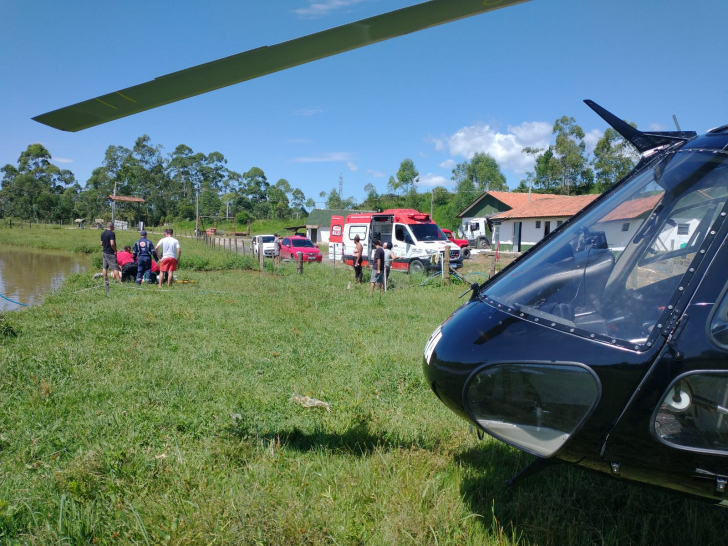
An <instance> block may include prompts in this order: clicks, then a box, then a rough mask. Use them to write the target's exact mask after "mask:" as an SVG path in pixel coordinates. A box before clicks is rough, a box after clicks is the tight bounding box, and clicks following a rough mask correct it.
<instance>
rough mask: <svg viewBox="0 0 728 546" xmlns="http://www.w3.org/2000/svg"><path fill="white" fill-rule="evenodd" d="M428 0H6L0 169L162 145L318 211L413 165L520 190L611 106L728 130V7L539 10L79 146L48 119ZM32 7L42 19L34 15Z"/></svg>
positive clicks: (121, 129) (155, 113)
mask: <svg viewBox="0 0 728 546" xmlns="http://www.w3.org/2000/svg"><path fill="white" fill-rule="evenodd" d="M414 3H416V2H413V1H412V0H409V1H406V0H314V1H312V0H278V1H271V2H251V1H218V2H207V3H204V2H199V1H187V0H176V1H174V2H172V1H171V0H170V1H157V2H149V1H141V0H125V1H124V2H112V1H99V2H88V1H87V2H78V1H70V2H58V1H55V0H53V1H51V0H38V1H36V2H33V3H27V2H20V1H11V0H7V1H6V2H4V5H3V8H2V13H3V19H4V21H5V24H4V25H3V27H4V28H3V32H2V33H0V74H2V76H1V77H0V96H1V97H2V98H3V100H2V101H0V127H1V128H2V129H1V130H0V165H4V164H6V163H11V164H13V165H15V164H16V162H17V159H18V156H19V155H20V153H21V152H22V151H23V150H24V149H25V148H26V147H27V146H28V144H31V143H34V142H40V143H42V144H43V145H44V146H46V148H47V149H48V150H49V151H50V152H51V154H52V155H53V157H54V161H55V162H56V163H57V164H58V165H59V166H61V167H62V168H67V169H70V170H72V171H73V172H74V173H75V175H76V178H77V179H78V181H79V182H80V183H81V184H82V185H84V184H85V182H86V180H87V179H88V178H89V176H90V174H91V171H92V169H93V168H94V167H96V166H99V165H100V164H101V161H102V159H103V154H104V151H105V149H106V148H107V147H108V146H109V145H112V144H114V145H123V146H127V147H131V146H132V145H133V143H134V140H135V139H136V137H138V136H140V135H142V134H148V135H150V136H151V138H152V142H153V143H155V144H162V145H163V146H164V153H165V154H169V153H171V152H172V151H173V150H174V148H175V147H176V146H177V145H178V144H182V143H184V144H187V145H188V146H190V147H191V148H192V149H193V150H194V151H195V152H203V153H210V152H212V151H219V152H221V153H222V154H223V155H224V156H225V157H226V158H227V160H228V167H229V168H231V169H233V170H236V171H238V172H240V173H242V172H245V171H247V170H248V169H250V168H251V167H253V166H257V167H260V168H261V169H263V170H264V171H265V173H266V175H267V177H268V180H269V182H271V183H275V182H276V181H277V180H278V179H280V178H285V179H287V180H288V181H289V182H290V183H291V184H292V185H293V186H294V187H299V188H301V189H302V190H303V192H304V193H305V194H306V197H314V198H315V199H316V200H317V201H320V200H321V199H320V198H319V197H318V194H319V192H320V191H322V190H325V191H327V192H328V191H330V190H331V189H332V188H334V187H338V181H339V175H340V174H342V175H343V179H344V195H345V196H353V197H355V198H357V199H359V200H360V201H361V200H362V199H363V198H364V197H365V192H364V186H365V185H367V184H369V183H372V184H374V185H375V186H376V187H377V189H378V190H379V191H380V192H382V191H385V190H386V184H387V180H388V179H389V176H390V175H394V174H396V172H397V169H398V168H399V164H400V162H401V161H402V160H403V159H405V158H411V159H413V161H414V163H415V166H416V167H417V169H418V170H419V172H420V177H421V181H420V186H421V188H420V190H421V191H426V190H427V189H428V188H429V187H431V186H433V185H444V186H446V187H452V183H451V181H450V176H451V170H452V167H453V166H454V165H455V164H456V163H458V162H461V161H464V160H466V159H470V158H471V157H472V155H473V154H474V153H476V152H487V153H490V154H491V155H493V156H494V157H495V158H496V159H497V160H498V162H499V164H500V165H501V167H502V169H503V171H504V173H505V174H506V177H507V180H508V184H509V186H510V187H511V188H514V187H515V186H517V185H518V183H519V181H520V180H521V179H522V178H523V177H524V173H525V172H526V171H528V170H530V168H531V166H532V164H531V163H530V162H529V159H528V158H527V157H526V156H525V155H524V154H521V153H520V150H521V149H522V148H523V147H524V146H538V147H545V146H547V145H548V144H549V143H550V142H551V141H552V135H551V127H552V125H553V122H554V120H555V119H557V118H559V117H561V116H563V115H567V116H573V117H574V118H576V121H577V123H578V124H579V125H581V127H582V128H583V129H584V131H585V132H586V133H587V141H588V142H589V143H595V142H596V140H598V138H599V137H600V136H601V134H602V132H603V131H604V129H605V128H606V125H605V124H604V122H602V120H601V119H600V118H598V117H597V116H596V114H594V113H593V112H592V111H591V110H590V109H589V108H588V107H587V106H586V105H584V104H583V102H582V100H583V99H593V100H595V101H596V102H598V103H599V104H601V105H602V106H604V107H605V108H607V109H608V110H611V111H612V112H614V113H615V114H617V115H618V116H620V117H622V118H626V119H628V120H629V121H634V122H636V123H637V124H638V127H639V128H640V129H643V130H648V129H661V130H674V128H675V126H674V123H673V119H672V115H673V114H675V115H676V116H677V118H678V121H679V122H680V125H681V128H682V129H683V130H695V131H697V132H699V133H700V132H705V131H706V130H708V129H710V128H711V127H715V126H717V125H722V124H726V123H728V100H726V99H727V97H726V90H728V69H727V68H726V66H725V61H724V51H725V40H724V35H725V24H726V21H728V2H726V1H725V0H699V1H696V2H684V1H677V0H659V1H658V0H639V1H637V0H610V1H587V0H563V1H560V2H557V1H555V0H533V1H531V2H526V3H524V4H521V5H517V6H514V7H509V8H505V9H502V10H498V11H495V12H492V13H486V14H483V15H479V16H475V17H472V18H469V19H466V20H462V21H458V22H455V23H451V24H448V25H443V26H440V27H437V28H434V29H429V30H425V31H422V32H419V33H416V34H412V35H409V36H404V37H401V38H397V39H394V40H390V41H388V42H384V43H380V44H376V45H373V46H370V47H367V48H363V49H360V50H356V51H352V52H348V53H344V54H342V55H338V56H335V57H331V58H328V59H324V60H321V61H317V62H315V63H311V64H307V65H303V66H299V67H296V68H293V69H289V70H286V71H284V72H279V73H277V74H273V75H270V76H266V77H263V78H260V79H257V80H253V81H250V82H245V83H242V84H239V85H236V86H232V87H228V88H225V89H222V90H218V91H215V92H212V93H208V94H206V95H202V96H199V97H195V98H192V99H188V100H186V101H182V102H178V103H175V104H171V105H168V106H164V107H162V108H158V109H155V110H151V111H148V112H144V113H142V114H138V115H136V116H132V117H128V118H124V119H121V120H117V121H114V122H111V123H108V124H105V125H102V126H99V127H94V128H91V129H87V130H85V131H82V132H79V133H64V132H61V131H57V130H54V129H50V128H48V127H45V126H43V125H40V124H38V123H36V122H34V121H32V120H31V117H33V116H35V115H38V114H41V113H44V112H47V111H50V110H54V109H56V108H60V107H63V106H67V105H69V104H72V103H76V102H79V101H82V100H86V99H89V98H92V97H95V96H98V95H101V94H104V93H108V92H111V91H115V90H117V89H122V88H124V87H128V86H131V85H135V84H138V83H141V82H144V81H148V80H151V79H153V78H154V77H157V76H161V75H163V74H167V73H170V72H173V71H176V70H180V69H183V68H187V67H190V66H193V65H196V64H200V63H203V62H207V61H211V60H215V59H218V58H220V57H224V56H227V55H231V54H235V53H238V52H241V51H245V50H248V49H252V48H255V47H260V46H262V45H272V44H275V43H278V42H282V41H285V40H290V39H292V38H296V37H299V36H303V35H306V34H311V33H314V32H317V31H320V30H324V29H327V28H331V27H334V26H338V25H342V24H345V23H349V22H352V21H356V20H359V19H363V18H366V17H370V16H373V15H377V14H380V13H384V12H386V11H390V10H393V9H398V8H402V7H406V6H409V5H412V4H414ZM31 6H32V9H31Z"/></svg>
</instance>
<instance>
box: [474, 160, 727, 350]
mask: <svg viewBox="0 0 728 546" xmlns="http://www.w3.org/2000/svg"><path fill="white" fill-rule="evenodd" d="M727 197H728V157H726V156H724V155H718V154H714V153H709V152H704V151H697V150H684V151H683V150H680V151H678V152H673V153H671V154H669V155H668V156H667V157H665V158H664V159H663V160H661V161H659V163H657V164H655V165H653V166H652V167H650V168H648V169H645V170H643V171H641V172H640V173H639V174H637V175H636V176H635V177H634V178H633V179H632V180H631V181H630V182H628V183H626V184H624V185H623V186H622V187H621V188H620V189H619V190H617V191H615V192H614V193H613V194H611V195H610V196H608V197H607V198H606V199H604V200H602V201H601V202H600V203H598V205H597V206H595V207H594V208H593V209H592V210H591V211H590V212H589V213H588V214H586V215H585V216H583V217H581V218H580V219H579V220H578V221H575V222H571V223H569V224H567V225H566V226H565V227H564V229H563V230H562V231H561V232H560V233H558V234H556V235H555V236H554V238H553V239H552V240H551V241H549V242H548V243H547V244H545V245H543V247H541V248H538V249H535V251H534V252H533V253H532V254H531V255H529V256H527V257H526V258H525V259H524V260H523V261H522V262H521V263H519V264H517V265H516V266H515V267H513V268H512V269H511V270H509V271H508V272H506V273H505V274H503V275H502V276H499V277H497V278H496V279H494V281H493V283H492V284H490V285H488V286H487V287H486V288H485V296H484V297H485V298H487V300H489V301H492V302H493V303H495V304H497V305H499V306H500V307H501V308H504V307H506V308H507V309H508V310H509V312H512V313H513V314H514V315H516V316H521V317H525V316H528V318H530V319H531V320H535V321H539V322H540V323H541V324H545V325H546V326H552V327H558V328H561V329H564V328H566V329H567V331H570V332H572V333H578V334H581V335H587V336H588V337H595V335H597V336H599V337H600V338H603V337H604V336H607V337H608V338H612V339H613V340H614V341H613V342H616V340H620V341H621V342H622V343H620V344H621V345H625V346H628V347H630V348H641V347H642V344H644V343H645V342H647V339H648V338H649V336H650V334H651V333H652V331H653V329H654V327H655V325H656V324H657V321H658V319H659V317H660V315H661V314H662V312H663V311H664V310H665V307H666V306H667V305H668V302H669V300H670V298H671V297H672V295H673V294H674V293H675V291H676V290H678V289H679V286H680V279H681V278H682V277H683V275H684V274H685V273H686V271H687V270H688V268H689V267H690V264H691V262H692V260H693V258H694V257H695V256H696V254H697V253H698V252H699V249H700V246H701V244H702V243H703V241H704V240H705V237H706V235H707V234H708V232H709V231H710V227H711V226H712V225H713V223H714V222H715V220H716V218H717V217H718V215H719V214H720V213H721V212H722V211H724V209H725V207H726V198H727Z"/></svg>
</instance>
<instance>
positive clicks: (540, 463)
mask: <svg viewBox="0 0 728 546" xmlns="http://www.w3.org/2000/svg"><path fill="white" fill-rule="evenodd" d="M558 462H559V461H558V460H557V459H543V458H541V457H537V458H536V460H535V461H533V462H532V463H531V464H529V465H528V466H527V467H526V468H524V469H523V470H521V471H520V472H519V473H518V474H516V475H515V476H513V477H512V478H511V479H510V480H506V487H513V486H514V485H516V484H517V483H518V482H520V481H521V480H524V479H526V478H528V477H530V476H533V475H534V474H538V473H539V472H541V471H542V470H545V469H547V468H549V467H550V466H553V465H555V464H558Z"/></svg>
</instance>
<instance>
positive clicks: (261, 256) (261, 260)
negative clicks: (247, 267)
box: [258, 243, 265, 273]
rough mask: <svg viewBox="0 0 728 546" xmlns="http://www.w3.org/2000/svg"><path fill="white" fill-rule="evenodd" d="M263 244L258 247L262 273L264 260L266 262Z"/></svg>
mask: <svg viewBox="0 0 728 546" xmlns="http://www.w3.org/2000/svg"><path fill="white" fill-rule="evenodd" d="M261 247H262V243H260V244H259V245H258V265H259V266H260V272H261V273H262V272H263V260H265V253H264V252H263V249H262V248H261Z"/></svg>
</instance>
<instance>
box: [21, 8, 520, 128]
mask: <svg viewBox="0 0 728 546" xmlns="http://www.w3.org/2000/svg"><path fill="white" fill-rule="evenodd" d="M527 1H528V0H429V1H428V2H423V3H421V4H416V5H414V6H410V7H407V8H402V9H399V10H396V11H391V12H388V13H384V14H382V15H377V16H374V17H370V18H368V19H362V20H361V21H357V22H354V23H349V24H346V25H342V26H339V27H335V28H332V29H328V30H324V31H322V32H317V33H315V34H310V35H308V36H303V37H301V38H296V39H294V40H289V41H287V42H281V43H279V44H276V45H272V46H263V47H259V48H257V49H251V50H249V51H245V52H243V53H238V54H236V55H231V56H229V57H225V58H223V59H218V60H217V61H212V62H209V63H205V64H201V65H197V66H194V67H192V68H187V69H185V70H180V71H178V72H173V73H171V74H167V75H165V76H160V77H158V78H155V79H154V80H151V81H148V82H146V83H142V84H139V85H135V86H133V87H127V88H125V89H121V90H119V91H115V92H113V93H108V94H106V95H102V96H100V97H96V98H93V99H90V100H86V101H83V102H79V103H77V104H73V105H71V106H66V107H65V108H60V109H58V110H53V111H51V112H47V113H45V114H41V115H39V116H36V117H34V118H33V119H34V120H35V121H37V122H39V123H43V124H45V125H48V126H50V127H54V128H56V129H60V130H62V131H70V132H76V131H80V130H82V129H87V128H89V127H93V126H95V125H100V124H102V123H106V122H109V121H112V120H115V119H119V118H123V117H126V116H130V115H132V114H137V113H139V112H143V111H145V110H150V109H152V108H156V107H158V106H163V105H165V104H169V103H172V102H176V101H179V100H182V99H186V98H189V97H194V96H196V95H201V94H202V93H207V92H209V91H214V90H215V89H220V88H222V87H227V86H229V85H234V84H236V83H240V82H243V81H247V80H252V79H254V78H258V77H260V76H265V75H267V74H271V73H273V72H278V71H280V70H285V69H287V68H291V67H294V66H299V65H302V64H305V63H308V62H311V61H315V60H318V59H323V58H325V57H330V56H332V55H336V54H338V53H343V52H345V51H351V50H353V49H357V48H360V47H364V46H366V45H370V44H374V43H377V42H382V41H384V40H389V39H390V38H395V37H398V36H403V35H405V34H410V33H412V32H417V31H418V30H423V29H426V28H431V27H434V26H437V25H441V24H444V23H449V22H452V21H456V20H458V19H463V18H466V17H471V16H473V15H478V14H480V13H485V12H488V11H493V10H496V9H498V8H503V7H507V6H511V5H514V4H520V3H523V2H527Z"/></svg>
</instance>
